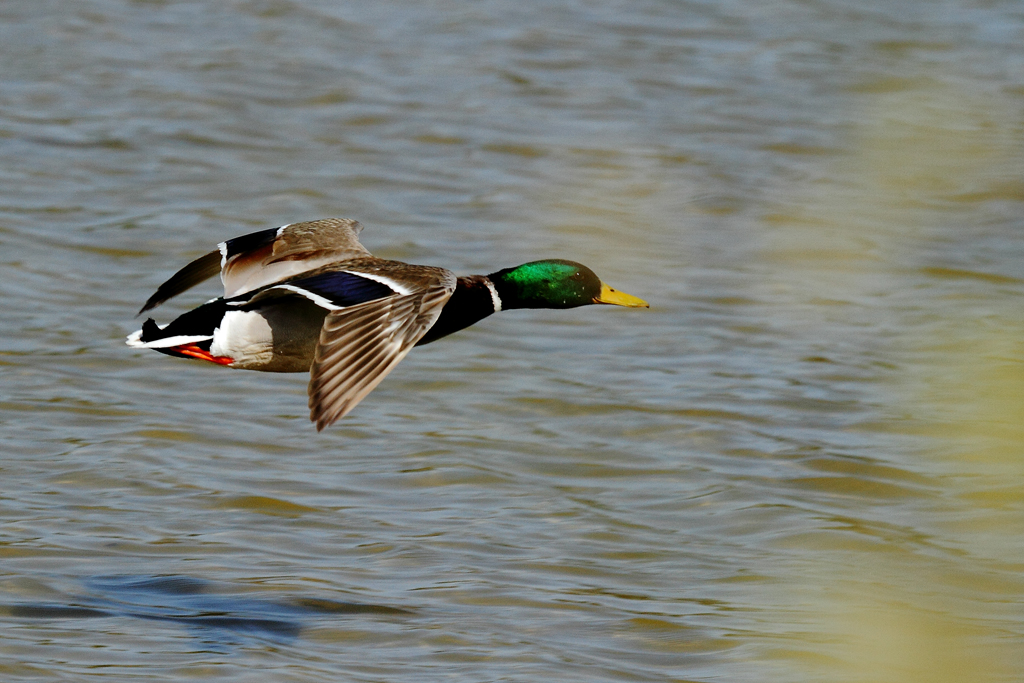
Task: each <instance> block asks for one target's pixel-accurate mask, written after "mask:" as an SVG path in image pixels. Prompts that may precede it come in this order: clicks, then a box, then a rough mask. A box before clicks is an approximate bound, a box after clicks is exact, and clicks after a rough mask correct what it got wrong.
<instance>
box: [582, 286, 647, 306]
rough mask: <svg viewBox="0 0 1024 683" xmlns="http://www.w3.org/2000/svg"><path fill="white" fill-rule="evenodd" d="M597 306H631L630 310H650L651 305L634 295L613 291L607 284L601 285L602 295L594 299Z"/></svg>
mask: <svg viewBox="0 0 1024 683" xmlns="http://www.w3.org/2000/svg"><path fill="white" fill-rule="evenodd" d="M594 303H595V304H613V305H615V306H629V307H630V308H650V307H651V305H650V304H649V303H647V302H646V301H644V300H643V299H639V298H637V297H635V296H633V295H632V294H626V293H625V292H619V291H617V290H614V289H612V288H611V287H609V286H608V285H606V284H605V283H603V282H602V283H601V293H600V294H598V295H597V296H595V297H594Z"/></svg>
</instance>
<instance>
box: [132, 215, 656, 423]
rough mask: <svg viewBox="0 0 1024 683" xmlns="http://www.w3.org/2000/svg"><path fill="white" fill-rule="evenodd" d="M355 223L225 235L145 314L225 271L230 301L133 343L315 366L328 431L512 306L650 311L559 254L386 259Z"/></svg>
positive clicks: (219, 358)
mask: <svg viewBox="0 0 1024 683" xmlns="http://www.w3.org/2000/svg"><path fill="white" fill-rule="evenodd" d="M361 230H362V226H361V225H360V224H359V223H357V222H356V221H353V220H348V219H339V218H328V219H324V220H319V221H310V222H308V223H294V224H292V225H286V226H284V227H282V228H272V229H270V230H261V231H260V232H254V233H252V234H251V235H244V236H242V237H236V238H235V239H232V240H228V241H227V242H221V243H220V244H219V245H218V247H219V248H218V250H217V251H212V252H210V253H209V254H207V255H206V256H202V257H200V258H198V259H196V260H195V261H193V262H192V263H190V264H188V265H187V266H185V267H184V268H182V269H181V270H179V271H178V272H177V273H175V274H174V275H172V276H171V279H169V280H168V281H167V282H165V283H163V284H162V285H160V287H159V288H158V289H157V290H156V293H155V294H153V296H151V297H150V298H149V301H147V302H146V305H145V306H143V307H142V309H141V310H140V311H139V314H140V315H141V314H142V313H144V312H146V311H148V310H150V309H151V308H155V307H156V306H159V305H160V304H162V303H163V302H165V301H167V300H168V299H170V298H171V297H174V296H177V295H178V294H181V293H182V292H184V291H185V290H187V289H189V288H190V287H193V286H195V285H197V284H199V283H200V282H203V281H204V280H206V279H208V278H210V277H212V276H213V275H215V274H217V272H218V271H219V272H220V279H221V281H222V282H223V283H224V296H223V297H218V298H216V299H214V300H212V301H209V302H207V303H205V304H203V305H202V306H199V307H198V308H195V309H193V310H191V311H189V312H188V313H185V314H184V315H181V316H179V317H178V318H177V319H175V320H174V321H172V322H171V323H169V324H167V325H157V324H156V323H155V322H154V321H153V319H152V318H150V319H149V320H147V321H146V322H145V323H144V324H143V325H142V329H141V330H137V331H136V332H134V333H132V334H131V335H130V336H129V337H128V345H129V346H134V347H137V348H146V349H153V350H155V351H159V352H160V353H166V354H167V355H170V356H180V357H182V358H198V359H200V360H205V361H209V362H211V363H217V364H219V365H227V366H228V367H232V368H243V369H246V370H261V371H263V372H306V371H309V373H310V380H309V409H310V419H311V420H313V421H314V422H316V428H317V431H319V430H321V429H323V428H324V427H327V426H328V425H331V424H333V423H334V422H335V421H336V420H338V419H339V418H341V417H344V416H345V415H346V414H347V413H348V412H349V411H350V410H352V409H353V408H355V407H356V405H357V404H358V403H359V402H360V401H361V400H363V398H365V397H366V395H367V394H369V393H370V392H371V391H373V389H374V388H375V387H376V386H377V385H378V384H379V383H380V381H381V380H382V379H384V377H385V376H386V375H387V374H388V373H389V372H391V370H392V369H394V367H395V366H396V365H397V364H398V362H399V361H400V360H402V359H403V358H405V354H407V353H409V351H410V350H412V347H413V346H417V345H419V344H428V343H430V342H432V341H434V340H435V339H440V338H441V337H444V336H446V335H449V334H451V333H452V332H457V331H459V330H461V329H463V328H465V327H469V326H470V325H472V324H474V323H476V322H477V321H479V320H482V319H484V318H486V317H487V316H489V315H490V314H492V313H497V312H498V311H502V310H509V309H512V308H574V307H576V306H586V305H588V304H615V305H618V306H630V307H633V308H640V307H643V308H647V307H648V305H647V302H645V301H643V300H642V299H638V298H636V297H635V296H630V295H629V294H625V293H623V292H617V291H615V290H614V289H612V288H611V287H609V286H608V285H606V284H604V283H603V282H601V281H600V280H599V279H598V278H597V276H596V275H594V273H593V271H591V270H590V269H589V268H587V267H586V266H584V265H581V264H579V263H574V262H572V261H563V260H560V259H551V260H546V261H533V262H532V263H526V264H523V265H521V266H518V267H516V268H506V269H505V270H499V271H497V272H495V273H491V274H490V275H470V276H467V277H455V275H454V274H453V273H452V272H451V271H448V270H445V269H444V268H434V267H431V266H414V265H410V264H408V263H402V262H400V261H388V260H386V259H381V258H375V257H374V256H372V255H371V254H370V252H368V251H367V250H366V249H365V248H363V245H361V244H360V243H359V240H358V239H357V238H356V236H357V235H358V234H359V232H360V231H361Z"/></svg>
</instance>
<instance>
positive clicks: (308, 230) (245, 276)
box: [220, 218, 370, 298]
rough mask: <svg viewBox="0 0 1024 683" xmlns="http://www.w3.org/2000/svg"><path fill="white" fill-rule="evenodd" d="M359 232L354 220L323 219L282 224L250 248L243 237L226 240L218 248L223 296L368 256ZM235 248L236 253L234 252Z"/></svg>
mask: <svg viewBox="0 0 1024 683" xmlns="http://www.w3.org/2000/svg"><path fill="white" fill-rule="evenodd" d="M362 229H363V226H361V225H360V224H359V223H358V222H357V221H354V220H350V219H348V218H325V219H323V220H319V221H309V222H306V223H293V224H292V225H286V226H284V227H283V228H279V229H278V230H277V236H276V238H275V239H273V240H271V241H269V242H262V243H260V242H255V243H253V244H251V246H250V245H249V244H247V243H246V242H245V241H244V240H245V238H235V239H234V240H228V241H227V242H224V243H223V244H222V245H221V254H222V255H223V263H222V266H221V275H220V277H221V280H222V281H223V283H224V297H225V298H229V297H232V296H237V295H239V294H243V293H245V292H249V291H252V290H254V289H258V288H260V287H263V286H266V285H269V284H273V283H275V282H281V281H282V280H287V279H289V278H293V277H295V276H296V275H300V274H302V273H305V272H307V271H310V270H314V269H316V268H319V267H321V266H325V265H328V264H330V263H337V262H339V261H347V260H349V259H355V258H365V257H369V256H370V252H368V251H367V250H366V249H365V248H364V247H363V245H361V244H360V243H359V240H358V239H357V237H356V236H357V235H358V234H359V232H360V231H361V230H362ZM255 234H256V235H259V233H255ZM246 247H249V248H246ZM235 248H239V249H240V251H237V252H235V251H234V249H235Z"/></svg>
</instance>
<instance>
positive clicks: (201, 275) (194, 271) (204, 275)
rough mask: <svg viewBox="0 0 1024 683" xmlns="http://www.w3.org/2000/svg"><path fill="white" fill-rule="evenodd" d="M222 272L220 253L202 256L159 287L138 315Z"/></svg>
mask: <svg viewBox="0 0 1024 683" xmlns="http://www.w3.org/2000/svg"><path fill="white" fill-rule="evenodd" d="M219 271H220V252H219V251H211V252H210V253H209V254H206V255H205V256H200V257H199V258H197V259H196V260H195V261H192V262H191V263H189V264H188V265H187V266H185V267H184V268H182V269H181V270H179V271H178V272H177V273H175V274H174V275H172V276H171V277H170V279H169V280H167V282H165V283H163V284H162V285H160V286H159V287H157V290H156V292H154V293H153V296H151V297H149V300H148V301H146V305H145V306H143V307H142V308H141V309H139V313H138V315H142V314H143V313H145V312H146V311H148V310H149V309H151V308H156V307H157V306H159V305H160V304H162V303H163V302H165V301H167V300H168V299H170V298H172V297H175V296H178V295H179V294H181V293H182V292H184V291H185V290H187V289H191V288H193V287H195V286H196V285H198V284H199V283H200V282H203V281H204V280H208V279H210V278H211V277H213V276H214V275H216V274H217V273H218V272H219Z"/></svg>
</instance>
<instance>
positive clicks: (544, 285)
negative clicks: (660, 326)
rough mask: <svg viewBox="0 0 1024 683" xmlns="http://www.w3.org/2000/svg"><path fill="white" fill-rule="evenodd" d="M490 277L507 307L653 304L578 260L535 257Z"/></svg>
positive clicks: (641, 305) (502, 302)
mask: <svg viewBox="0 0 1024 683" xmlns="http://www.w3.org/2000/svg"><path fill="white" fill-rule="evenodd" d="M487 277H488V279H490V281H491V282H493V283H494V287H495V289H497V290H498V295H499V296H500V297H501V307H502V308H503V309H510V308H575V307H576V306H586V305H588V304H615V305H617V306H629V307H631V308H649V306H648V304H647V302H646V301H644V300H643V299H638V298H636V297H635V296H630V295H629V294H626V293H625V292H618V291H616V290H614V289H612V288H611V287H609V286H608V285H606V284H604V283H603V282H601V280H599V279H598V277H597V275H594V271H592V270H591V269H590V268H587V267H586V266H585V265H583V264H582V263H576V262H575V261H564V260H562V259H548V260H546V261H532V262H530V263H524V264H523V265H521V266H517V267H515V268H506V269H505V270H499V271H498V272H496V273H491V274H490V275H488V276H487Z"/></svg>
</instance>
